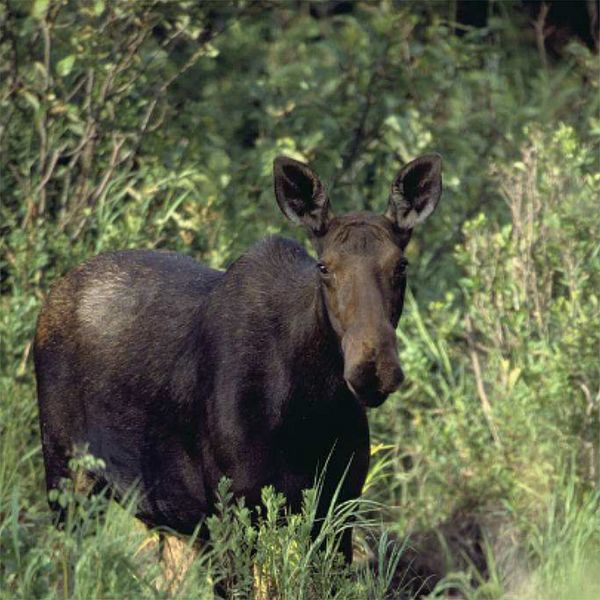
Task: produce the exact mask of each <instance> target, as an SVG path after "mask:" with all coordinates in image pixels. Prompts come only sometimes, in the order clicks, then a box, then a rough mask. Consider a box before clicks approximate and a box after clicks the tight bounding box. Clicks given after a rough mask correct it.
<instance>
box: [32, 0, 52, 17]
mask: <svg viewBox="0 0 600 600" xmlns="http://www.w3.org/2000/svg"><path fill="white" fill-rule="evenodd" d="M48 4H50V0H35V2H34V3H33V6H32V7H31V16H32V17H34V18H36V19H41V18H42V17H43V16H44V15H45V14H46V11H47V10H48Z"/></svg>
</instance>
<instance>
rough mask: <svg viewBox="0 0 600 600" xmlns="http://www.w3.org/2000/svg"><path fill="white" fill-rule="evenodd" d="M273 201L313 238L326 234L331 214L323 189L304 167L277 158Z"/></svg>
mask: <svg viewBox="0 0 600 600" xmlns="http://www.w3.org/2000/svg"><path fill="white" fill-rule="evenodd" d="M273 179H274V183H275V198H276V199H277V204H279V208H280V209H281V212H283V214H284V215H285V216H286V217H287V218H288V219H289V220H290V221H291V222H292V223H295V224H297V225H303V226H304V227H306V229H308V231H309V233H311V234H312V235H313V236H315V237H321V236H322V235H324V234H325V233H326V232H327V227H328V225H329V222H330V221H331V218H332V216H333V215H332V214H331V210H330V208H329V199H328V198H327V194H326V193H325V188H324V187H323V184H322V183H321V180H320V179H319V177H318V176H317V174H316V173H315V172H314V171H313V170H312V169H311V168H310V167H309V166H308V165H305V164H304V163H301V162H299V161H297V160H294V159H293V158H288V157H287V156H278V157H277V158H276V159H275V161H274V163H273Z"/></svg>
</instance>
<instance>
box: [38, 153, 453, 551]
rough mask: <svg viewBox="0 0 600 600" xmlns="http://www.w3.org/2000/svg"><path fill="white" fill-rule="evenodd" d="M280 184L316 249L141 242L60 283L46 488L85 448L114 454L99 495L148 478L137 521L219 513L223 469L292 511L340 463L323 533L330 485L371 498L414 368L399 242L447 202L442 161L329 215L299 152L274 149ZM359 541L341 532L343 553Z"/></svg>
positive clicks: (90, 477)
mask: <svg viewBox="0 0 600 600" xmlns="http://www.w3.org/2000/svg"><path fill="white" fill-rule="evenodd" d="M274 184H275V197H276V200H277V203H278V205H279V207H280V208H281V210H282V212H283V213H284V215H285V216H286V217H287V218H288V219H289V220H291V221H292V222H293V223H296V224H298V225H300V226H302V227H304V229H305V230H306V231H307V233H308V235H309V236H310V240H311V242H312V245H313V247H314V250H315V253H316V256H317V258H316V259H315V258H313V257H312V256H310V255H309V254H308V253H307V252H306V251H305V250H304V248H303V246H301V245H300V244H298V243H296V242H294V241H291V240H288V239H284V238H281V237H270V238H267V239H266V240H263V241H261V242H258V243H257V244H256V245H254V246H252V247H251V248H250V249H249V250H248V251H247V252H245V253H244V254H243V255H242V256H241V257H240V258H238V259H237V260H236V261H235V262H234V263H233V264H232V265H231V266H230V267H229V268H228V269H227V270H226V271H217V270H213V269H209V268H207V267H204V266H202V265H200V264H198V263H197V262H195V261H194V260H192V259H191V258H188V257H186V256H182V255H179V254H176V253H172V252H162V251H149V250H131V251H123V252H108V253H105V254H101V255H99V256H97V257H95V258H92V259H91V260H89V261H87V262H85V263H84V264H82V265H80V266H79V267H77V268H75V269H74V270H72V271H71V272H70V273H68V274H67V275H66V276H65V277H64V278H62V279H60V280H59V281H58V282H56V284H55V285H54V287H53V289H52V291H51V293H50V294H49V296H48V299H47V301H46V303H45V305H44V307H43V309H42V311H41V313H40V316H39V319H38V324H37V330H36V337H35V346H34V357H35V369H36V378H37V389H38V400H39V414H40V425H41V434H42V447H43V454H44V462H45V469H46V481H47V488H48V490H52V489H54V488H57V487H59V485H60V482H61V479H62V478H69V477H73V473H71V472H70V470H69V460H70V458H71V457H72V456H73V453H74V451H75V449H76V448H86V449H87V451H88V452H89V453H91V454H92V455H94V456H96V457H97V458H99V459H102V464H103V466H102V467H101V468H96V469H91V470H90V471H89V472H87V473H86V482H87V485H86V491H87V492H89V493H94V492H97V491H98V490H100V489H108V490H110V492H111V494H112V496H113V497H114V498H115V499H116V500H119V499H120V498H122V497H123V495H124V494H125V493H126V492H127V490H129V489H130V488H131V486H134V485H136V486H137V488H138V490H139V492H140V501H139V504H138V507H137V511H138V513H137V516H138V517H139V518H140V519H141V520H142V521H144V522H145V523H146V524H148V525H149V526H167V527H169V528H171V529H173V530H175V531H177V532H180V533H183V534H188V533H191V532H193V531H194V529H195V528H196V527H197V525H198V524H199V523H201V522H202V521H203V520H204V519H205V518H206V517H207V516H208V515H210V514H212V513H213V512H214V503H215V491H216V488H217V484H218V482H219V480H220V479H221V478H222V477H228V478H229V479H230V480H231V486H232V487H231V489H232V491H233V492H234V494H235V495H238V496H245V498H246V502H247V504H248V505H251V506H252V505H259V504H260V498H261V489H262V488H263V487H264V486H266V485H272V486H273V487H274V488H275V489H276V490H277V491H279V492H282V493H283V494H285V496H286V498H287V502H288V503H289V507H290V509H291V510H292V511H297V510H299V509H300V506H301V500H302V492H303V490H305V489H307V488H310V487H312V486H313V485H314V482H315V479H316V477H317V476H319V475H320V473H319V469H323V467H324V465H327V467H326V470H325V472H324V473H321V475H322V478H321V480H322V482H323V484H322V485H323V487H322V490H321V495H320V500H319V506H318V511H317V521H316V523H317V524H316V525H315V532H314V533H315V535H316V534H317V533H318V522H319V519H318V517H322V516H323V515H324V514H325V513H326V512H327V510H328V508H329V507H330V505H331V503H332V502H333V500H334V498H335V502H343V501H345V500H348V499H353V498H357V497H358V496H359V495H360V494H361V491H362V487H363V484H364V481H365V477H366V474H367V469H368V466H369V428H368V423H367V407H374V406H379V405H380V404H381V403H382V402H383V401H384V400H385V399H386V398H387V397H388V395H389V394H391V393H392V392H394V390H396V389H397V387H398V386H399V385H400V384H401V383H402V380H403V378H404V374H403V372H402V368H401V366H400V361H399V358H398V352H397V347H396V335H395V329H396V326H397V324H398V320H399V319H400V315H401V312H402V305H403V300H404V293H405V288H406V267H407V261H406V259H405V258H404V251H405V248H406V245H407V244H408V242H409V240H410V237H411V233H412V230H413V228H414V227H416V226H417V225H419V224H420V223H421V222H422V221H424V220H425V219H426V218H427V217H428V216H429V215H430V214H431V213H432V212H433V211H434V209H435V207H436V205H437V204H438V201H439V199H440V196H441V189H442V183H441V159H440V157H439V156H438V155H427V156H422V157H420V158H417V159H416V160H413V161H412V162H410V163H408V164H407V165H405V166H404V167H403V168H401V169H400V171H399V173H398V174H397V175H396V177H395V179H394V180H393V181H392V185H391V189H390V195H389V200H388V205H387V209H386V210H385V212H384V213H382V214H375V213H370V212H355V213H349V214H345V215H341V216H336V215H334V214H333V212H332V210H331V207H330V202H329V198H328V195H327V192H326V190H325V187H324V186H323V184H322V183H321V180H320V179H319V177H318V176H317V175H316V173H315V172H314V171H313V170H312V169H311V168H310V167H309V166H308V165H306V164H304V163H301V162H298V161H296V160H293V159H291V158H287V157H279V158H277V159H276V160H275V163H274ZM78 479H79V478H78ZM340 482H341V483H340ZM338 486H339V490H338V493H337V494H336V490H337V489H338ZM51 507H52V508H53V509H54V510H56V511H57V513H58V514H59V518H61V517H62V518H64V515H63V514H62V513H61V511H62V509H61V507H60V506H59V505H58V504H57V503H53V502H51ZM351 536H352V532H351V528H350V527H348V528H346V529H345V530H344V533H343V534H342V537H341V539H340V542H339V544H340V545H339V548H340V551H341V552H342V553H343V554H344V556H345V558H346V560H347V561H351V560H352V540H351Z"/></svg>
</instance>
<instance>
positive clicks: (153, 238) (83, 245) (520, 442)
mask: <svg viewBox="0 0 600 600" xmlns="http://www.w3.org/2000/svg"><path fill="white" fill-rule="evenodd" d="M496 4H497V5H498V6H497V9H498V10H496V12H495V14H494V15H493V16H492V18H490V20H489V23H488V26H487V27H485V28H481V29H468V30H466V31H465V32H464V35H463V36H461V37H458V36H456V35H455V32H454V30H453V29H454V24H453V21H452V19H453V10H454V9H455V3H451V2H448V3H444V2H438V3H418V2H403V3H400V4H399V3H398V2H394V1H392V0H382V1H381V2H378V3H372V2H359V3H356V4H354V5H353V7H352V10H351V11H350V12H349V13H346V14H338V15H329V16H323V15H322V16H321V17H320V18H316V17H315V16H313V15H311V12H310V5H309V3H300V4H295V3H275V4H273V3H270V2H266V1H263V0H259V1H258V2H252V1H249V0H248V1H247V0H238V1H235V2H234V1H232V2H218V3H217V2H212V3H206V2H205V3H199V2H196V1H192V0H180V1H179V2H176V3H174V2H135V3H131V2H129V1H127V0H112V1H111V2H106V1H103V0H96V1H93V2H77V1H75V0H53V1H52V2H50V1H48V0H32V1H29V2H26V1H22V0H9V1H8V2H6V3H3V4H2V5H1V6H0V26H1V28H2V33H3V35H2V36H0V57H1V58H0V194H1V203H0V231H1V232H2V238H1V240H0V290H1V292H2V297H1V299H0V357H1V358H0V360H1V364H0V394H1V395H0V557H1V559H0V595H1V596H2V597H21V598H32V597H35V598H45V597H47V598H51V597H52V598H54V597H57V596H58V597H61V596H62V597H75V598H91V597H141V598H145V597H152V598H155V597H169V596H178V597H189V596H190V595H194V596H197V597H206V598H209V597H212V590H213V585H214V584H215V583H216V582H218V581H220V582H221V583H222V585H223V586H225V588H226V589H227V590H229V592H230V593H231V595H233V596H234V597H236V595H237V597H247V596H248V594H249V593H251V592H249V590H250V589H251V586H252V585H253V582H255V579H256V570H257V569H258V572H259V574H262V575H261V577H262V580H263V585H264V586H267V587H269V586H271V591H274V590H276V591H277V592H278V593H279V594H280V595H281V597H286V598H301V597H308V598H310V597H314V598H323V597H326V596H327V595H334V594H335V595H336V597H338V598H351V599H353V598H359V597H361V598H362V597H373V598H383V597H384V595H385V590H386V589H387V588H388V587H389V586H390V585H393V586H396V587H398V585H400V587H401V584H398V581H399V580H400V581H401V580H402V577H398V574H397V573H396V567H397V566H398V565H402V564H403V563H402V551H403V550H404V548H402V544H400V547H399V548H398V547H396V546H395V545H394V544H392V541H391V539H392V538H390V537H388V533H383V534H382V533H381V531H382V530H384V531H388V530H393V531H395V532H397V533H398V534H399V535H400V537H401V539H403V538H404V536H406V535H407V533H409V532H411V531H414V530H415V529H422V528H426V529H430V528H432V527H433V528H435V527H437V526H438V525H440V524H441V523H443V522H444V521H445V520H446V519H448V518H452V517H453V515H456V514H457V512H458V513H460V511H466V512H474V513H476V514H477V515H478V516H479V517H480V518H481V521H482V523H485V522H487V521H486V519H487V518H488V517H490V515H498V514H501V515H502V523H503V527H504V529H503V531H506V532H508V533H507V534H506V539H510V540H514V542H513V545H512V546H510V548H509V550H507V552H508V554H510V555H511V556H518V557H519V560H518V561H515V563H514V564H513V563H510V562H509V563H508V564H509V565H510V566H509V567H507V566H506V565H507V563H506V561H505V560H504V559H503V558H502V556H503V553H504V550H502V551H501V548H500V547H499V542H498V540H499V539H500V538H501V537H502V536H500V535H499V534H498V531H497V530H495V529H493V528H491V529H490V528H488V529H487V530H486V531H487V532H488V534H487V544H488V546H487V552H488V555H489V556H488V558H489V564H490V571H491V573H490V574H489V575H490V578H489V581H488V582H487V583H485V585H483V586H482V587H480V588H479V590H478V591H474V589H473V586H472V583H473V580H479V581H480V582H481V581H482V580H483V579H482V577H479V579H478V576H477V574H476V573H475V569H466V570H464V571H461V572H459V573H453V575H452V576H449V577H448V578H447V579H446V581H445V582H442V583H440V585H439V587H438V590H437V592H436V594H438V596H439V595H440V594H442V593H443V591H444V590H445V589H448V588H449V587H451V586H454V587H458V588H459V589H461V590H462V592H463V593H464V594H465V595H466V596H473V597H475V596H477V595H479V596H478V597H498V596H499V595H501V594H502V593H503V592H509V593H512V594H513V595H515V596H517V597H523V598H529V597H531V598H534V597H544V595H545V594H544V591H545V590H552V591H553V597H561V595H562V597H564V598H568V597H570V595H572V591H573V590H584V591H583V592H582V593H587V592H585V590H590V592H589V595H590V597H594V593H595V591H596V588H597V583H595V582H593V581H590V578H589V577H588V575H587V573H589V572H592V570H593V568H594V567H595V565H594V563H593V560H591V559H590V558H589V557H593V556H594V555H595V556H597V555H598V553H599V552H600V530H599V528H600V516H599V502H598V478H599V473H600V455H599V451H600V449H599V439H600V407H599V403H600V395H599V389H600V376H599V370H598V354H599V350H600V337H599V332H600V310H599V295H600V246H599V244H598V231H600V213H599V211H598V197H599V195H600V178H599V175H598V160H597V156H598V147H599V141H600V118H599V116H598V115H599V99H600V94H599V93H598V92H599V81H598V77H597V72H598V66H599V65H598V56H597V55H596V54H592V53H590V52H589V51H588V50H586V49H585V48H584V47H583V46H580V45H578V44H576V43H573V44H571V45H569V46H567V47H566V48H565V50H564V53H563V56H562V57H561V59H560V60H557V61H556V62H555V64H551V65H550V66H545V65H544V61H542V60H541V59H540V57H539V56H538V54H537V53H536V51H535V49H534V47H533V46H532V45H531V42H530V40H529V39H528V36H527V35H526V33H524V32H525V28H526V24H525V23H524V22H523V19H522V16H521V15H520V14H519V11H518V7H517V4H516V3H509V2H502V3H496ZM427 151H437V152H440V153H441V154H442V155H443V157H444V198H443V199H442V202H441V204H440V207H439V209H438V211H437V212H436V214H435V215H434V216H433V217H432V218H431V219H430V220H429V221H428V222H427V224H426V225H424V226H423V227H422V228H421V230H417V231H416V232H415V235H414V238H413V241H412V242H411V245H410V246H409V250H408V253H409V259H410V260H411V262H412V263H413V265H414V266H413V267H412V272H411V273H410V285H411V291H410V293H409V295H408V298H407V307H406V311H405V315H404V317H403V319H402V321H401V325H400V328H399V331H398V336H399V347H400V350H401V359H402V362H403V367H404V370H405V372H406V374H407V377H408V379H409V381H408V383H407V384H406V385H405V386H404V387H403V388H402V390H401V391H400V392H398V393H397V394H396V395H395V396H394V397H393V398H391V399H389V400H388V402H387V403H386V404H385V405H384V406H383V407H382V408H380V409H378V410H377V411H372V412H371V414H370V419H371V425H372V432H373V450H372V467H371V471H370V474H369V479H368V482H367V490H366V494H367V497H368V498H369V499H371V500H372V501H376V502H377V505H375V504H374V503H368V502H367V503H362V504H359V505H352V506H345V507H343V508H342V509H341V511H342V512H341V513H336V514H331V515H329V516H328V522H327V524H326V527H325V528H324V529H325V531H326V532H329V533H332V534H333V533H338V534H339V531H340V528H341V527H343V518H342V517H343V516H344V515H345V514H347V512H348V511H349V512H351V513H352V514H353V515H354V516H355V517H356V518H358V520H359V522H360V527H359V533H360V535H359V536H358V538H359V539H358V545H361V544H362V545H363V546H366V545H369V544H367V542H366V541H365V540H367V539H369V538H371V537H373V536H375V537H379V539H380V541H379V542H374V544H373V543H371V544H370V545H374V546H375V547H376V548H375V550H373V553H374V554H375V555H376V556H378V560H377V561H376V562H378V563H379V568H378V570H377V571H376V572H375V571H373V572H371V571H369V570H368V569H362V568H360V567H357V568H355V569H352V570H348V569H347V568H346V567H344V566H343V565H342V564H341V563H340V561H339V557H337V555H336V552H335V543H334V540H335V535H332V536H324V538H323V539H322V540H320V541H319V542H322V543H313V542H312V541H311V540H310V536H309V535H308V534H309V531H310V527H311V523H312V519H313V518H314V514H313V512H311V511H313V510H314V496H311V494H314V492H310V493H308V494H307V498H306V501H305V505H304V508H303V511H302V514H300V515H289V514H286V512H285V510H283V500H282V499H281V498H280V497H279V496H278V495H277V494H276V493H275V491H273V490H268V489H267V490H265V492H264V496H263V501H264V509H263V513H262V514H261V515H260V520H259V525H258V526H257V527H255V528H252V527H250V517H251V514H250V511H249V509H248V507H246V506H244V504H243V503H242V502H234V501H233V500H232V499H231V498H230V496H229V492H228V490H227V487H226V486H225V484H224V486H223V487H222V489H221V505H220V511H219V514H218V515H216V516H215V517H213V518H212V519H211V520H210V522H209V527H210V529H211V532H212V534H213V538H214V539H215V540H218V541H217V543H215V545H214V548H213V550H211V551H209V550H205V551H204V552H202V553H201V554H200V556H199V557H198V559H197V560H196V561H195V562H194V563H193V565H192V567H191V568H190V569H189V572H188V575H187V576H186V577H185V578H184V580H183V581H182V582H180V583H179V584H178V585H179V587H178V588H177V590H176V591H173V590H172V589H171V590H170V589H169V588H168V586H167V587H165V586H164V585H163V583H164V582H163V583H161V577H162V574H161V571H160V567H159V566H158V564H157V561H156V552H150V551H148V548H149V547H151V546H152V544H155V537H156V534H155V533H153V532H146V531H145V530H143V529H141V528H139V527H137V526H136V525H135V524H134V523H133V520H132V519H131V517H130V515H129V512H128V511H131V509H132V504H133V502H134V498H133V497H132V499H131V503H130V506H129V508H128V509H126V510H123V509H121V508H118V507H116V506H115V505H114V504H109V505H107V504H106V501H105V500H104V499H103V498H97V499H94V500H89V499H86V498H84V497H82V496H80V495H77V494H76V493H75V492H74V491H73V490H72V489H70V488H69V487H68V486H66V487H65V488H64V489H62V490H58V491H57V496H56V499H57V500H60V501H61V502H62V503H63V504H64V506H65V507H66V508H67V509H68V514H70V515H71V517H72V518H70V520H68V522H67V524H66V527H65V530H64V531H57V530H55V529H54V528H53V526H52V523H51V517H50V515H49V514H48V510H47V506H46V503H45V491H44V489H43V477H42V473H43V467H42V461H41V452H40V445H39V432H38V427H37V411H36V405H35V390H34V383H33V377H32V368H31V360H30V355H31V339H32V336H33V331H34V327H35V318H36V315H37V312H38V310H39V307H40V304H41V302H42V300H43V297H44V295H45V293H46V292H47V290H48V287H49V285H50V284H51V283H52V281H54V280H55V279H56V278H57V277H59V276H60V275H61V274H63V273H65V272H66V271H67V270H68V269H69V268H71V267H73V266H74V265H75V264H77V263H79V262H81V261H82V260H85V259H86V258H88V257H90V256H92V255H94V254H96V253H98V252H101V251H103V250H108V249H117V248H126V247H151V248H163V247H164V248H170V249H174V250H179V251H182V252H185V253H188V254H191V255H193V256H194V257H196V258H197V259H198V260H201V261H203V262H207V263H209V264H211V265H212V266H216V267H224V266H226V265H227V264H228V263H229V262H230V261H231V260H232V259H234V258H235V257H236V256H238V255H239V254H240V253H241V252H242V251H243V250H244V249H245V248H246V247H247V246H248V245H249V244H251V243H252V242H254V241H255V240H257V239H259V238H260V237H262V236H264V235H265V234H269V233H273V232H277V231H282V232H283V233H284V234H286V235H291V236H298V239H303V238H302V233H301V232H297V231H296V230H293V229H291V228H290V227H289V226H288V225H287V224H286V223H285V222H284V220H283V217H282V216H281V215H280V214H279V213H278V212H277V209H276V206H275V202H274V199H273V194H272V183H271V165H272V160H273V158H274V157H275V156H276V155H277V154H279V153H287V154H289V155H292V156H295V157H297V158H299V159H305V160H310V161H311V163H312V164H313V166H314V167H315V168H316V170H317V171H318V172H319V173H320V174H321V175H322V177H323V179H324V181H326V183H327V184H328V188H329V189H330V190H331V195H332V203H333V207H334V210H336V211H338V212H344V211H347V210H356V209H368V210H382V209H383V207H384V204H385V202H386V196H387V191H388V186H389V184H390V182H391V180H392V178H393V175H394V172H395V171H396V169H397V168H398V166H399V164H400V163H401V162H403V161H406V160H408V159H410V158H413V157H415V156H416V155H418V154H419V153H422V152H427ZM84 458H85V456H83V457H81V460H83V459H84ZM82 466H85V465H78V464H74V465H73V467H74V469H75V470H77V469H78V468H80V467H82ZM87 466H88V467H89V465H87ZM86 468H87V467H86ZM344 511H346V513H345V512H344ZM103 513H106V514H107V518H102V517H101V515H102V514H103ZM373 515H376V520H377V523H374V522H373V521H372V520H369V519H368V518H367V516H370V517H373ZM75 517H77V518H75ZM382 521H383V522H382ZM484 529H485V527H484ZM390 535H391V534H390ZM503 539H504V538H503ZM392 546H393V547H392ZM511 553H512V554H511ZM511 571H512V572H514V573H519V572H522V571H525V574H524V575H523V578H522V579H521V580H518V577H516V576H510V577H509V576H508V575H507V573H508V572H511ZM517 580H518V581H517ZM594 585H596V588H594ZM546 596H547V595H546Z"/></svg>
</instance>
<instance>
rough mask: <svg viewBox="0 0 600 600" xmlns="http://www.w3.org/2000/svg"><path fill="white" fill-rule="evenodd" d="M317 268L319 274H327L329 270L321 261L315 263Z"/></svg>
mask: <svg viewBox="0 0 600 600" xmlns="http://www.w3.org/2000/svg"><path fill="white" fill-rule="evenodd" d="M317 269H319V271H321V275H329V271H328V270H327V267H326V266H325V265H324V264H323V263H317Z"/></svg>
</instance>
